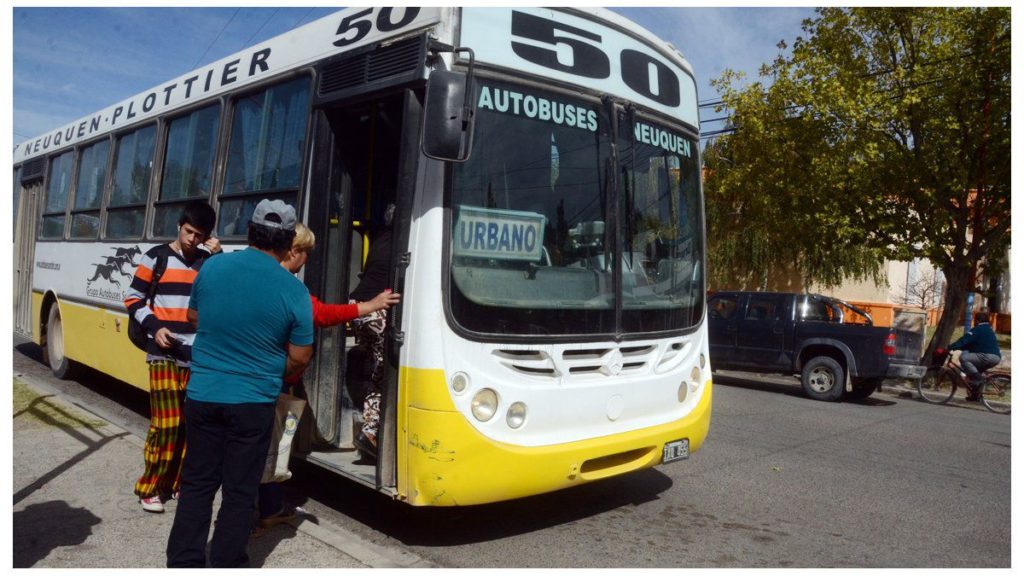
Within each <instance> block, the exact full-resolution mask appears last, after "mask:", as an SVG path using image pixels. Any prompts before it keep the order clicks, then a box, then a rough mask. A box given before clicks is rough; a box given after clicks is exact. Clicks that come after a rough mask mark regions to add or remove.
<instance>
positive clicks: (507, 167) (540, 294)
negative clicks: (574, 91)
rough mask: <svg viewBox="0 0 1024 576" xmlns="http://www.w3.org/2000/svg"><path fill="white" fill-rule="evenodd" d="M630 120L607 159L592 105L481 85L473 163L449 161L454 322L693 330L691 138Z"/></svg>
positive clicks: (699, 282)
mask: <svg viewBox="0 0 1024 576" xmlns="http://www.w3.org/2000/svg"><path fill="white" fill-rule="evenodd" d="M632 116H633V115H629V117H627V115H625V114H623V117H622V118H621V119H620V121H619V123H620V131H619V141H618V143H617V144H618V146H617V148H618V162H617V163H616V162H615V161H614V159H613V153H612V146H611V144H612V142H611V136H610V130H609V126H608V125H609V121H608V119H607V114H606V113H605V112H603V110H602V107H601V106H599V105H597V104H596V103H593V102H588V101H583V100H577V99H574V98H572V97H570V96H565V95H563V94H561V93H554V92H550V93H549V92H546V91H543V90H537V89H533V88H523V87H518V86H515V85H511V84H504V83H500V82H496V81H492V80H486V81H483V82H482V85H481V87H480V99H479V102H478V110H477V119H476V135H475V137H474V149H473V154H472V156H471V158H470V160H469V161H467V162H465V163H463V164H458V165H456V167H455V169H454V178H453V188H452V195H451V199H450V208H451V214H452V217H451V223H452V230H451V243H450V245H449V249H450V258H449V262H450V280H451V282H450V290H449V298H450V306H451V310H452V314H453V317H454V319H455V321H456V322H457V323H458V324H459V325H460V326H462V327H463V328H465V329H467V330H470V331H472V332H478V333H483V334H501V335H512V336H514V335H551V336H568V335H605V334H607V335H612V334H621V333H641V332H656V331H666V330H679V329H685V328H688V327H691V326H693V325H696V323H697V322H699V320H700V317H701V315H702V313H703V295H704V278H703V271H702V269H701V266H702V264H703V237H704V236H703V228H702V226H703V222H702V220H701V218H700V214H701V204H700V188H699V180H700V179H699V172H698V170H699V164H698V162H697V158H696V156H697V154H696V142H694V141H692V139H686V138H683V137H682V136H681V135H680V134H681V132H680V131H679V130H675V131H672V130H668V129H665V128H661V127H656V126H655V124H654V123H652V122H648V123H643V122H641V121H640V120H635V119H633V118H632ZM615 186H617V187H618V188H617V189H616V188H614V187H615ZM616 221H618V222H619V223H620V225H619V228H620V229H619V230H615V222H616ZM616 260H617V261H618V262H619V266H620V273H621V278H622V282H621V289H620V290H618V291H617V290H616V287H615V286H616V284H615V279H614V273H613V272H614V270H613V263H614V262H615V261H616ZM617 307H618V308H619V309H620V310H621V315H619V314H617V311H616V308H617ZM617 317H618V318H617Z"/></svg>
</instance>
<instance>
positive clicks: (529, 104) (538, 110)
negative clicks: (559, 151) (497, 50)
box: [477, 85, 692, 158]
mask: <svg viewBox="0 0 1024 576" xmlns="http://www.w3.org/2000/svg"><path fill="white" fill-rule="evenodd" d="M477 105H478V107H479V108H480V109H482V110H491V111H494V112H500V113H502V114H512V115H515V116H525V117H527V118H530V119H535V120H541V121H543V122H550V123H552V124H557V125H559V126H569V127H572V128H582V129H584V130H589V131H591V132H596V131H597V112H596V111H595V110H592V109H588V108H585V107H583V106H579V105H577V104H566V103H565V102H559V101H557V100H552V99H549V98H544V97H543V96H535V95H533V94H524V93H522V92H516V91H514V90H506V89H503V88H495V87H491V86H486V85H484V86H481V87H480V99H479V101H478V102H477ZM633 137H634V139H635V140H636V141H637V142H642V143H644V144H650V145H651V146H657V147H659V148H662V149H664V150H667V151H669V152H671V153H673V154H680V155H682V156H686V157H688V158H689V157H692V151H691V149H690V146H691V144H690V140H688V139H686V138H685V137H684V136H681V135H679V134H674V133H672V132H669V131H668V130H665V129H663V128H658V127H655V126H650V125H648V124H644V123H643V122H637V123H636V124H635V125H634V126H633Z"/></svg>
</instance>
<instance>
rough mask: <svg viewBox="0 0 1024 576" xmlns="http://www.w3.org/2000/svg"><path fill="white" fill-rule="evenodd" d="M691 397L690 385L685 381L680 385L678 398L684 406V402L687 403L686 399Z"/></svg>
mask: <svg viewBox="0 0 1024 576" xmlns="http://www.w3.org/2000/svg"><path fill="white" fill-rule="evenodd" d="M689 395H690V384H689V383H688V382H686V381H685V380H684V381H682V382H680V383H679V392H677V397H678V398H679V403H680V404H682V403H683V402H686V397H687V396H689Z"/></svg>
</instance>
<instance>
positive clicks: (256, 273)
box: [186, 248, 313, 404]
mask: <svg viewBox="0 0 1024 576" xmlns="http://www.w3.org/2000/svg"><path fill="white" fill-rule="evenodd" d="M188 307H189V308H190V309H192V310H195V311H196V312H197V313H198V314H199V330H198V332H196V339H195V343H194V344H193V345H192V375H191V376H190V377H189V381H188V386H187V388H186V395H187V397H188V398H190V399H192V400H199V401H201V402H217V403H222V404H243V403H250V402H256V403H268V402H275V401H276V400H277V396H278V395H279V394H280V393H281V378H282V377H283V376H284V368H285V363H286V360H287V357H288V352H287V349H286V347H287V345H288V344H289V343H291V344H294V345H296V346H307V345H310V344H312V343H313V307H312V304H311V303H310V299H309V292H308V291H307V290H306V287H305V286H304V285H303V284H302V282H300V281H299V280H298V279H297V278H296V277H295V276H292V275H291V274H290V273H288V271H287V270H285V269H284V268H282V267H281V265H280V264H279V263H278V262H277V261H276V260H274V259H273V258H272V257H270V256H269V255H267V254H264V253H263V252H260V251H259V250H255V249H253V248H247V249H245V250H240V251H238V252H232V253H230V254H221V255H219V256H217V257H216V258H210V259H209V260H207V261H206V262H205V263H204V264H203V267H202V269H201V270H200V271H199V274H198V275H197V276H196V279H195V283H194V284H193V285H192V297H191V299H190V300H189V305H188Z"/></svg>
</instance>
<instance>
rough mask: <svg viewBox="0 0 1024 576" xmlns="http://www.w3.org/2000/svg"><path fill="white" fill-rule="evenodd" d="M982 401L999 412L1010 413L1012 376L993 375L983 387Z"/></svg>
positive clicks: (990, 408)
mask: <svg viewBox="0 0 1024 576" xmlns="http://www.w3.org/2000/svg"><path fill="white" fill-rule="evenodd" d="M981 403H982V404H984V405H985V408H988V409H989V410H991V411H993V412H996V413H998V414H1009V413H1010V377H1009V376H992V377H991V378H989V379H988V382H985V387H984V388H982V389H981Z"/></svg>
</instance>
